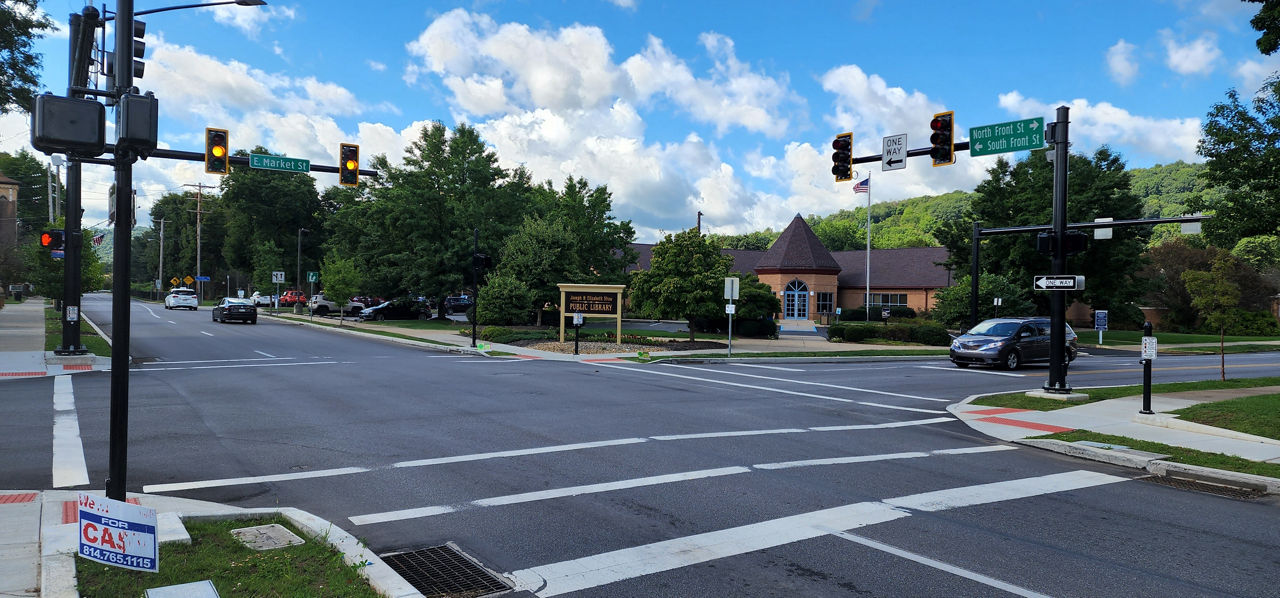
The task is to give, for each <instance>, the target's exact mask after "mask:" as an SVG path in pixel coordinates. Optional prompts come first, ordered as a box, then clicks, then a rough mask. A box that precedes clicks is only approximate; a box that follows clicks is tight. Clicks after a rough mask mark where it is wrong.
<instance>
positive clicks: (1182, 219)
mask: <svg viewBox="0 0 1280 598" xmlns="http://www.w3.org/2000/svg"><path fill="white" fill-rule="evenodd" d="M1212 217H1213V216H1212V215H1208V214H1205V215H1200V216H1174V217H1172V218H1138V219H1136V220H1108V221H1106V222H1075V223H1069V224H1067V230H1087V229H1094V228H1115V227H1119V226H1139V225H1143V224H1173V223H1186V222H1200V221H1203V220H1208V219H1210V218H1212ZM1052 231H1053V226H1052V225H1049V224H1039V225H1031V226H1006V227H1003V228H979V229H978V236H980V237H990V236H995V235H1016V234H1018V233H1047V232H1052Z"/></svg>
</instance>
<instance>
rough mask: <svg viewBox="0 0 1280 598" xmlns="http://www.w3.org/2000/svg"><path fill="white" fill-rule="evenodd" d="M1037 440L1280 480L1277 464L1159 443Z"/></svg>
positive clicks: (1091, 437) (1068, 436)
mask: <svg viewBox="0 0 1280 598" xmlns="http://www.w3.org/2000/svg"><path fill="white" fill-rule="evenodd" d="M1036 438H1044V439H1048V440H1062V441H1065V442H1079V441H1081V440H1086V441H1091V442H1100V443H1105V444H1116V445H1120V446H1127V447H1129V448H1131V449H1136V450H1140V451H1147V452H1149V453H1160V454H1162V455H1169V457H1167V458H1166V459H1165V461H1173V462H1175V463H1183V464H1186V465H1199V466H1202V467H1212V468H1213V469H1221V470H1224V471H1235V472H1238V473H1248V474H1253V475H1261V476H1267V477H1271V478H1280V464H1277V463H1263V462H1259V461H1250V460H1248V459H1245V458H1244V457H1233V456H1231V455H1224V454H1222V453H1208V452H1205V451H1197V450H1195V449H1189V448H1184V447H1180V446H1169V445H1167V444H1161V443H1159V442H1147V441H1145V440H1138V439H1136V438H1127V437H1125V436H1112V435H1110V434H1099V433H1097V432H1090V431H1088V430H1072V431H1070V432H1058V433H1057V434H1047V435H1044V436H1036Z"/></svg>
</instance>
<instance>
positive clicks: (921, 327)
mask: <svg viewBox="0 0 1280 598" xmlns="http://www.w3.org/2000/svg"><path fill="white" fill-rule="evenodd" d="M869 338H880V339H885V340H891V341H901V342H906V343H916V344H921V345H933V346H939V347H945V346H947V345H950V344H951V335H950V334H947V329H946V328H943V327H942V325H941V324H935V323H933V322H924V323H911V324H895V323H890V324H888V325H885V324H852V323H851V324H843V323H842V324H836V325H834V326H831V327H830V328H828V329H827V340H829V341H831V342H842V341H843V342H850V343H860V342H863V341H866V340H867V339H869Z"/></svg>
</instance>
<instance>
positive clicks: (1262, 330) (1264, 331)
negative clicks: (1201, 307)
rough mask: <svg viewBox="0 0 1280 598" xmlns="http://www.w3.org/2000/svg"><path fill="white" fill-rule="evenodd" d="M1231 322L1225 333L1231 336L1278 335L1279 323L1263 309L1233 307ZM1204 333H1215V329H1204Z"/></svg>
mask: <svg viewBox="0 0 1280 598" xmlns="http://www.w3.org/2000/svg"><path fill="white" fill-rule="evenodd" d="M1230 320H1231V324H1229V325H1228V326H1227V331H1226V333H1227V334H1229V335H1231V336H1276V335H1280V323H1277V322H1276V319H1275V318H1274V317H1272V315H1271V314H1270V313H1268V312H1265V311H1249V310H1245V309H1240V308H1238V307H1237V308H1235V309H1232V310H1231V317H1230ZM1203 332H1205V333H1206V334H1217V332H1218V331H1216V330H1204V331H1203Z"/></svg>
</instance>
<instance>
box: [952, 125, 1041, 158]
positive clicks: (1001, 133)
mask: <svg viewBox="0 0 1280 598" xmlns="http://www.w3.org/2000/svg"><path fill="white" fill-rule="evenodd" d="M1042 147H1044V117H1043V116H1041V117H1037V118H1028V119H1026V120H1015V121H1013V122H1007V123H999V124H994V125H984V126H981V127H973V128H971V129H969V155H970V156H987V155H990V154H1003V153H1005V152H1021V151H1024V150H1033V149H1040V148H1042Z"/></svg>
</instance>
